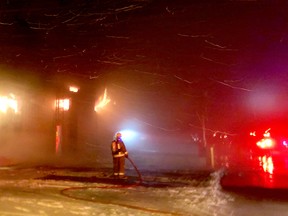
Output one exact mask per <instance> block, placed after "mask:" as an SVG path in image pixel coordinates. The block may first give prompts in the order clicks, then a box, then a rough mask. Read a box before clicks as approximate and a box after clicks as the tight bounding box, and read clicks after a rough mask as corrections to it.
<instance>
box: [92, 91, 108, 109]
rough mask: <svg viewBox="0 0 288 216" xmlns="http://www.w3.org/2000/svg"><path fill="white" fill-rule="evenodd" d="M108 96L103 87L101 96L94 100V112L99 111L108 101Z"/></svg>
mask: <svg viewBox="0 0 288 216" xmlns="http://www.w3.org/2000/svg"><path fill="white" fill-rule="evenodd" d="M110 101H111V100H110V98H108V96H107V89H105V91H104V95H103V97H102V96H100V97H99V99H98V100H97V101H96V103H95V106H94V110H95V112H99V111H100V110H101V109H103V108H104V107H105V106H106V105H107V104H108V103H109V102H110Z"/></svg>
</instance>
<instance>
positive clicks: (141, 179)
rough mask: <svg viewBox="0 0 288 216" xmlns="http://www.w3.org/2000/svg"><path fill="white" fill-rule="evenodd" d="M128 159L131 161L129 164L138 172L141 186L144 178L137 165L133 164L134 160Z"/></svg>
mask: <svg viewBox="0 0 288 216" xmlns="http://www.w3.org/2000/svg"><path fill="white" fill-rule="evenodd" d="M126 158H127V159H128V160H129V162H130V163H131V164H132V166H133V167H134V169H135V171H136V172H137V174H138V177H139V181H140V182H139V184H141V183H142V182H143V178H142V175H141V173H140V171H139V170H138V168H137V166H136V165H135V163H134V162H133V160H132V159H131V158H130V157H128V156H127V157H126Z"/></svg>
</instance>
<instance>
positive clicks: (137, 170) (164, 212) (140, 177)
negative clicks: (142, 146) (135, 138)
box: [60, 156, 181, 215]
mask: <svg viewBox="0 0 288 216" xmlns="http://www.w3.org/2000/svg"><path fill="white" fill-rule="evenodd" d="M126 158H127V159H128V160H129V162H130V163H131V164H132V166H133V167H134V169H135V171H136V172H137V174H138V178H139V182H138V183H135V184H129V185H113V186H111V185H110V186H107V185H106V186H84V187H81V186H80V187H69V188H65V189H63V190H61V191H60V194H61V195H63V196H65V197H68V198H72V199H76V200H84V201H90V202H97V203H101V204H113V205H120V206H122V207H127V208H131V209H135V210H140V211H146V212H150V213H159V214H169V215H181V214H178V213H175V212H169V211H163V210H157V209H150V208H145V207H140V206H134V205H129V204H124V203H115V202H110V201H108V202H107V201H103V200H97V201H95V200H91V199H86V198H81V197H77V196H74V195H73V194H71V193H69V191H70V192H71V191H74V190H85V189H91V188H98V189H116V188H128V187H135V186H139V185H140V184H141V183H142V182H143V179H142V175H141V173H140V171H139V169H138V168H137V166H136V165H135V163H134V162H133V160H132V159H131V158H130V157H128V156H127V157H126Z"/></svg>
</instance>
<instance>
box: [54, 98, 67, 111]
mask: <svg viewBox="0 0 288 216" xmlns="http://www.w3.org/2000/svg"><path fill="white" fill-rule="evenodd" d="M55 107H56V108H59V109H61V110H64V111H67V110H69V108H70V99H68V98H66V99H57V100H56V101H55Z"/></svg>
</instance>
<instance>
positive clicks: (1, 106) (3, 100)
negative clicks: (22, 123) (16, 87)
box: [0, 94, 18, 113]
mask: <svg viewBox="0 0 288 216" xmlns="http://www.w3.org/2000/svg"><path fill="white" fill-rule="evenodd" d="M8 110H12V111H13V112H14V113H18V102H17V100H16V98H15V95H13V94H9V95H8V96H0V112H2V113H7V111H8Z"/></svg>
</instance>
